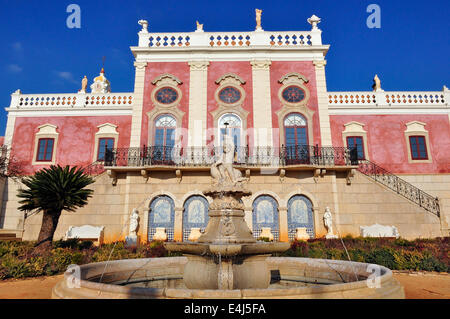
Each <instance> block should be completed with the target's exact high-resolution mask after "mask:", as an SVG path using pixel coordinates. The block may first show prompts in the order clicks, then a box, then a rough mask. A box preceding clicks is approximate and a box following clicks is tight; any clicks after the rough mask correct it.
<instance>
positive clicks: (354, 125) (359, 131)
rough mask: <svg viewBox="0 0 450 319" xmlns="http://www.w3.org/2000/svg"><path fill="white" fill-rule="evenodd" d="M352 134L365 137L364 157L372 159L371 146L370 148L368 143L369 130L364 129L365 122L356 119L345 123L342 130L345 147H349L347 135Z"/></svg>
mask: <svg viewBox="0 0 450 319" xmlns="http://www.w3.org/2000/svg"><path fill="white" fill-rule="evenodd" d="M350 136H357V137H362V139H363V147H364V158H365V159H366V160H370V158H369V148H368V146H367V145H368V144H367V131H366V130H364V124H362V123H359V122H356V121H351V122H349V123H347V124H344V130H343V131H342V141H343V143H344V144H343V145H344V147H348V145H347V137H350Z"/></svg>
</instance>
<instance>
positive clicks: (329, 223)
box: [323, 207, 337, 239]
mask: <svg viewBox="0 0 450 319" xmlns="http://www.w3.org/2000/svg"><path fill="white" fill-rule="evenodd" d="M323 223H324V224H325V227H326V229H327V231H328V233H327V234H326V235H325V238H326V239H331V238H337V236H336V235H335V234H333V216H332V215H331V211H330V208H329V207H327V208H325V214H324V215H323Z"/></svg>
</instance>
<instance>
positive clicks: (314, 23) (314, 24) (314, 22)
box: [307, 14, 321, 30]
mask: <svg viewBox="0 0 450 319" xmlns="http://www.w3.org/2000/svg"><path fill="white" fill-rule="evenodd" d="M307 21H308V23H309V24H310V25H311V26H312V29H311V30H320V29H319V28H318V27H317V25H318V24H319V23H320V21H321V19H320V18H319V17H318V16H316V15H315V14H313V15H312V16H311V18H308V20H307Z"/></svg>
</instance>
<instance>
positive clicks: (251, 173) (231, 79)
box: [0, 16, 450, 241]
mask: <svg viewBox="0 0 450 319" xmlns="http://www.w3.org/2000/svg"><path fill="white" fill-rule="evenodd" d="M308 22H309V24H310V25H311V30H309V31H265V30H263V29H262V28H257V29H256V30H255V31H251V32H247V31H243V32H207V31H204V30H203V26H202V25H198V27H197V30H195V31H194V32H180V33H151V31H149V30H148V23H147V22H146V21H145V20H140V21H139V24H140V25H141V26H142V29H141V30H140V31H139V33H138V36H139V42H138V45H137V46H133V47H131V51H132V52H133V55H134V57H135V62H134V66H135V82H134V83H135V85H134V91H133V92H126V93H116V92H111V90H110V83H109V81H108V80H107V78H106V76H107V73H105V72H104V71H103V70H102V72H101V73H100V75H99V76H97V77H96V78H95V79H94V81H93V82H92V83H89V85H85V84H84V85H83V88H82V89H81V90H80V91H78V92H77V93H67V94H23V93H22V92H21V91H20V90H17V91H16V92H14V93H13V94H12V95H11V104H10V105H9V106H8V107H7V108H6V110H7V111H8V120H7V128H6V132H5V137H4V142H3V143H4V145H5V146H7V147H8V149H9V151H8V154H7V156H13V157H14V158H15V159H16V160H19V161H20V162H21V164H22V165H23V169H24V172H25V174H32V173H33V172H35V171H37V170H39V169H41V168H43V167H48V166H49V165H51V164H60V165H66V164H69V165H78V166H82V167H86V168H87V171H88V172H89V173H90V174H93V175H94V177H95V179H96V182H95V184H94V185H93V186H92V188H93V189H94V197H93V198H91V199H90V201H89V204H88V205H87V206H86V207H83V208H81V209H79V210H78V211H77V212H76V213H64V214H63V216H62V217H61V219H60V223H59V225H58V229H57V233H56V237H60V238H61V237H64V235H65V234H66V232H67V230H68V229H69V228H70V227H71V226H82V225H92V226H103V227H104V240H105V241H113V240H117V239H123V238H124V237H125V236H126V235H127V232H128V228H127V227H128V224H129V216H130V214H131V212H132V210H133V209H136V210H137V211H138V212H139V217H140V219H139V229H138V234H139V236H140V239H141V241H147V240H152V239H154V238H155V237H154V236H155V234H156V233H158V232H159V233H160V234H161V233H162V234H163V237H164V236H166V237H167V239H168V240H177V241H182V240H187V239H188V238H189V235H190V234H191V232H192V230H193V229H194V228H200V231H201V230H202V229H203V228H204V227H205V226H206V223H207V220H208V215H207V212H208V205H209V201H210V199H209V198H207V197H205V196H203V194H202V190H204V189H205V188H207V186H208V185H209V184H210V183H211V177H210V176H209V167H210V165H211V163H212V162H213V161H214V158H215V156H217V154H218V150H219V149H220V145H221V139H222V134H223V133H224V132H225V131H227V132H228V134H231V135H232V136H233V139H234V143H235V153H236V154H235V167H236V168H238V169H240V170H241V172H242V174H243V176H245V177H247V178H248V186H249V188H250V190H251V191H252V193H253V194H252V196H251V197H248V198H245V199H244V205H245V207H246V209H245V211H246V221H247V223H248V224H249V226H250V228H251V229H252V230H253V233H254V236H255V237H259V236H261V231H262V229H263V228H265V229H266V230H267V228H269V232H270V233H271V234H272V235H273V236H274V240H280V241H288V240H292V239H294V238H300V237H301V236H302V234H303V236H304V235H305V234H307V236H309V237H311V238H312V237H323V236H325V235H326V234H327V229H326V227H325V226H324V222H323V215H324V212H325V210H326V208H327V207H328V208H329V210H330V211H331V213H332V216H333V222H334V223H335V227H334V232H335V233H337V234H338V235H341V236H344V235H347V234H350V235H353V236H359V235H361V234H362V228H361V227H365V226H370V225H374V224H379V225H383V226H390V227H391V226H394V227H395V229H397V231H398V234H397V235H399V236H401V237H405V238H417V237H437V236H448V233H449V226H448V225H449V222H450V217H449V216H450V105H449V101H450V94H449V91H448V89H447V88H446V87H445V86H444V88H443V90H442V91H437V92H397V91H395V92H394V91H384V90H383V89H382V88H381V87H380V86H379V85H378V86H377V85H374V88H373V89H371V88H369V90H368V91H365V92H329V91H327V83H326V64H327V61H326V54H327V52H328V50H329V45H326V44H323V43H322V38H321V33H322V31H321V30H320V29H319V26H318V23H319V22H320V19H319V18H318V17H316V16H312V17H311V18H309V19H308ZM88 91H89V92H88ZM2 187H3V190H2V192H1V193H2V210H1V212H0V232H3V233H11V234H15V236H16V237H20V238H22V239H24V240H25V239H26V240H35V239H36V238H37V235H38V231H39V228H40V223H41V219H42V216H41V215H40V214H28V215H25V214H24V213H23V212H20V211H18V210H17V207H18V202H17V198H16V196H15V194H16V191H17V189H18V188H19V187H20V182H19V181H18V180H17V179H12V178H8V179H5V180H4V181H3V184H2Z"/></svg>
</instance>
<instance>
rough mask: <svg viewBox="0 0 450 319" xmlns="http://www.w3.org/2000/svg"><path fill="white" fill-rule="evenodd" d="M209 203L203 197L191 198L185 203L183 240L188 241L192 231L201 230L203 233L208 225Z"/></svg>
mask: <svg viewBox="0 0 450 319" xmlns="http://www.w3.org/2000/svg"><path fill="white" fill-rule="evenodd" d="M208 209H209V203H208V201H207V200H206V198H205V197H203V196H197V195H196V196H191V197H189V198H188V199H187V200H186V201H185V202H184V210H183V240H184V241H186V240H188V237H189V234H190V233H191V229H192V228H194V227H196V228H200V231H201V232H203V231H204V230H205V228H206V225H207V224H208V220H209V216H208Z"/></svg>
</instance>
